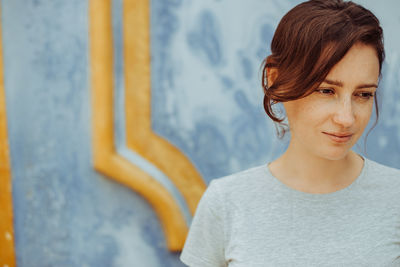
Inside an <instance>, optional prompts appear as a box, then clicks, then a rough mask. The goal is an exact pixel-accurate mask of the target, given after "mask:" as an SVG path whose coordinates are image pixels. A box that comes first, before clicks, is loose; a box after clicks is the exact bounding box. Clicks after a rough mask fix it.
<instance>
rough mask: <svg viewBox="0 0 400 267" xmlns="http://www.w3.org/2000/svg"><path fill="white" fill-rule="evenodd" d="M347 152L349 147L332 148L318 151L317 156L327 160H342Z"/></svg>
mask: <svg viewBox="0 0 400 267" xmlns="http://www.w3.org/2000/svg"><path fill="white" fill-rule="evenodd" d="M349 152H350V149H334V150H332V151H324V152H322V153H319V156H320V157H321V158H324V159H327V160H342V159H344V158H345V157H346V156H347V155H348V154H349Z"/></svg>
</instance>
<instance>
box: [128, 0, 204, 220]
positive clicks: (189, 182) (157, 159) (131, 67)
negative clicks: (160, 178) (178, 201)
mask: <svg viewBox="0 0 400 267" xmlns="http://www.w3.org/2000/svg"><path fill="white" fill-rule="evenodd" d="M149 6H150V3H149V0H125V1H124V8H123V9H124V11H123V36H124V63H125V72H124V74H125V101H126V102H125V118H126V139H127V140H126V141H127V146H128V147H129V148H131V149H132V150H134V151H135V152H137V153H139V154H140V155H141V156H143V157H144V158H145V159H147V160H148V161H150V162H151V163H153V164H154V165H156V166H157V167H158V168H159V169H160V170H161V171H162V172H163V173H165V174H166V175H167V176H168V177H169V178H170V179H171V180H172V182H173V183H174V184H175V186H176V187H177V188H178V190H179V191H180V192H181V193H182V195H183V197H184V198H185V200H186V203H187V204H188V207H189V209H190V211H191V213H192V214H194V212H195V209H196V207H197V203H198V201H199V199H200V197H201V195H202V194H203V192H204V190H205V188H206V186H205V184H204V181H203V180H202V178H201V175H200V174H199V173H198V171H197V170H196V168H195V167H194V166H193V164H192V163H191V162H190V161H189V159H188V158H187V157H186V156H185V155H184V154H182V152H181V151H180V150H179V149H178V148H177V147H175V146H174V145H172V144H171V143H169V142H168V141H167V140H165V139H163V138H162V137H160V136H158V135H156V134H155V133H154V132H153V131H152V129H151V79H150V11H149Z"/></svg>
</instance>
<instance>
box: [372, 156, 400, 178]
mask: <svg viewBox="0 0 400 267" xmlns="http://www.w3.org/2000/svg"><path fill="white" fill-rule="evenodd" d="M366 161H367V163H368V169H369V172H370V173H371V174H376V175H379V176H384V177H392V178H394V179H398V180H400V170H399V169H396V168H393V167H389V166H386V165H384V164H382V163H378V162H376V161H373V160H370V159H366Z"/></svg>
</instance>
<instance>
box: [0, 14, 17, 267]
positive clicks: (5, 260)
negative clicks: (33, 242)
mask: <svg viewBox="0 0 400 267" xmlns="http://www.w3.org/2000/svg"><path fill="white" fill-rule="evenodd" d="M0 11H1V10H0ZM0 21H1V18H0ZM2 44H3V40H2V32H1V25H0V207H1V208H0V218H1V219H0V266H9V267H14V266H15V264H16V263H15V251H14V228H13V205H12V190H11V185H12V183H11V168H10V157H9V148H8V136H7V116H6V97H5V90H4V76H3V75H4V74H3V47H2Z"/></svg>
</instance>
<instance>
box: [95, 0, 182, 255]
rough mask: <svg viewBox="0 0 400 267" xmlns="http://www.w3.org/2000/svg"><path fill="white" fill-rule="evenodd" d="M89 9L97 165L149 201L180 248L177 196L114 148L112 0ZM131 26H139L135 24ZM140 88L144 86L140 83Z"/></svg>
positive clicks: (171, 246)
mask: <svg viewBox="0 0 400 267" xmlns="http://www.w3.org/2000/svg"><path fill="white" fill-rule="evenodd" d="M89 8H90V10H89V16H90V58H91V62H90V67H91V84H92V112H93V114H92V120H93V161H94V167H95V169H96V170H98V171H100V172H102V173H104V174H105V175H107V176H108V177H110V178H112V179H114V180H116V181H118V182H120V183H122V184H124V185H126V186H128V187H130V188H131V189H133V190H134V191H136V192H138V193H140V194H141V195H142V196H143V197H144V198H145V199H146V200H148V201H149V202H150V204H151V205H152V206H153V208H154V210H155V212H156V214H157V215H158V216H159V218H160V220H161V225H162V227H163V229H164V232H165V235H166V239H167V246H168V248H169V249H170V250H172V251H178V250H181V249H182V247H183V244H184V241H185V237H186V234H187V226H186V222H185V219H184V217H183V214H182V212H181V210H180V209H179V206H178V205H177V203H176V201H175V199H174V197H173V196H172V195H171V193H170V192H168V190H167V189H166V188H164V187H163V186H162V185H161V184H160V183H159V182H158V181H156V180H155V179H154V178H152V177H151V176H150V175H148V174H147V173H145V172H144V171H142V170H141V169H140V168H138V167H136V166H134V165H133V164H131V163H130V162H128V161H127V160H125V159H124V158H123V157H121V156H119V155H118V154H117V152H116V150H115V147H114V123H113V43H112V27H111V1H110V0H101V1H100V0H91V1H90V7H89ZM131 27H132V29H135V28H136V27H135V25H131ZM147 30H148V29H147ZM137 87H138V88H142V86H141V85H140V84H137ZM145 89H146V88H145Z"/></svg>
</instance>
